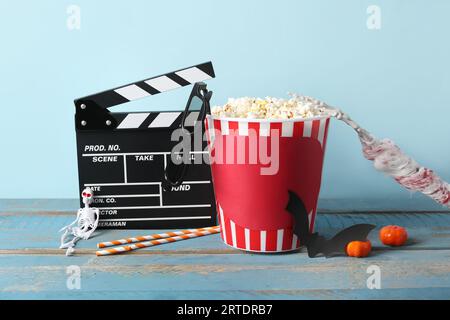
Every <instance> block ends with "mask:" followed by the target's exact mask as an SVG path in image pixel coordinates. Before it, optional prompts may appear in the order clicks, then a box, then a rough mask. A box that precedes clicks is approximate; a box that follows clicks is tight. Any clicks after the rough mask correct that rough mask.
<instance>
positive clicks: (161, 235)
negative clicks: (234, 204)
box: [97, 226, 219, 248]
mask: <svg viewBox="0 0 450 320" xmlns="http://www.w3.org/2000/svg"><path fill="white" fill-rule="evenodd" d="M217 228H219V226H213V227H205V228H197V229H186V230H181V231H173V232H164V233H156V234H151V235H147V236H139V237H131V238H124V239H119V240H112V241H106V242H100V243H98V244H97V248H107V247H112V246H120V245H123V244H128V243H135V242H141V241H149V240H157V239H164V238H170V237H176V236H181V235H183V234H190V233H194V232H199V231H208V230H211V229H217Z"/></svg>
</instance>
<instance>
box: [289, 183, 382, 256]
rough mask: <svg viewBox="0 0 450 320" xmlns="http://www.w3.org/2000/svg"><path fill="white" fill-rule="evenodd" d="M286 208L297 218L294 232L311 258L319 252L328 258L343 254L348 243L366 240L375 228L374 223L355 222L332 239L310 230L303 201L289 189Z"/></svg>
mask: <svg viewBox="0 0 450 320" xmlns="http://www.w3.org/2000/svg"><path fill="white" fill-rule="evenodd" d="M286 210H287V211H288V212H290V213H291V214H292V215H293V217H294V220H295V225H294V233H295V234H296V235H297V236H298V238H299V239H300V244H302V245H304V246H306V249H307V250H308V256H309V257H310V258H314V257H316V256H318V255H319V254H321V255H323V256H325V257H327V258H328V257H332V256H336V255H343V254H345V252H346V247H347V244H348V243H350V242H351V241H366V240H367V236H368V235H369V232H370V231H371V230H372V229H374V228H375V225H373V224H355V225H353V226H350V227H348V228H346V229H344V230H342V231H339V232H338V233H337V234H336V235H335V236H333V237H332V238H331V239H325V238H324V237H323V236H321V235H319V234H318V233H310V232H309V222H308V214H307V211H306V209H305V206H304V204H303V201H302V200H301V199H300V198H299V197H298V196H297V195H296V194H295V193H294V192H292V191H289V202H288V205H287V207H286Z"/></svg>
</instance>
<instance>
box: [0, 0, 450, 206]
mask: <svg viewBox="0 0 450 320" xmlns="http://www.w3.org/2000/svg"><path fill="white" fill-rule="evenodd" d="M70 4H75V5H78V6H79V7H80V8H81V29H80V30H69V29H68V28H67V25H66V21H67V19H68V16H69V15H68V14H67V12H66V10H67V7H68V6H69V5H70ZM371 4H375V5H378V6H379V7H380V9H381V18H382V21H381V29H380V30H369V29H368V28H367V26H366V21H367V18H368V17H369V15H368V14H367V12H366V10H367V7H368V6H369V5H371ZM449 13H450V1H445V0H440V1H439V0H434V1H425V0H421V1H417V0H395V1H394V0H389V1H381V0H371V1H364V0H346V1H333V0H314V1H312V0H310V1H294V0H292V1H288V0H277V1H261V0H259V1H256V0H251V1H249V0H247V1H243V0H227V1H206V0H205V1H182V0H177V1H175V0H165V1H120V2H119V1H98V0H97V1H92V0H91V1H81V0H79V1H71V2H69V1H56V0H54V1H51V0H42V1H23V0H20V1H18V0H15V1H12V0H11V1H4V0H2V1H1V2H0V97H1V99H0V106H1V117H2V118H1V124H0V150H1V151H0V152H1V160H0V161H1V162H0V164H1V166H0V198H76V197H78V191H77V179H78V178H77V165H76V150H75V130H74V123H73V115H74V106H73V99H74V98H77V97H81V96H84V95H87V94H91V93H95V92H97V91H101V90H104V89H109V88H112V87H114V86H119V85H122V84H125V83H128V82H133V81H135V80H140V79H143V78H146V77H150V76H154V75H157V74H160V73H165V72H168V71H173V70H175V69H179V68H183V67H187V66H190V65H193V64H197V63H200V62H203V61H208V60H212V61H213V63H214V66H215V70H216V75H217V78H216V79H214V80H211V81H208V84H209V87H210V88H211V89H212V90H213V91H214V97H213V104H222V103H224V102H225V101H226V99H227V97H238V96H243V95H246V96H267V95H271V96H280V97H285V96H286V94H287V92H298V93H301V94H306V95H311V96H314V97H317V98H319V99H322V100H324V101H326V102H327V103H329V104H332V105H336V106H339V107H341V108H342V109H344V110H345V111H347V112H348V113H350V114H351V115H352V117H353V118H354V119H355V120H357V121H358V122H360V124H361V125H363V126H365V127H367V128H368V129H369V130H370V131H371V132H373V133H374V134H376V135H377V136H378V137H389V138H392V139H393V140H394V141H396V143H397V144H398V145H399V146H401V147H402V148H403V149H404V151H406V152H407V153H408V154H410V155H411V156H413V157H414V158H415V159H416V160H418V161H419V162H420V163H421V164H423V165H425V166H428V167H430V168H433V169H434V170H435V171H436V172H438V173H439V174H440V175H441V176H442V177H443V178H445V179H447V180H450V166H449V163H450V143H449V142H450V138H449V137H450V126H449V125H448V123H449V119H450V95H449V88H450V63H449V57H450V42H449V41H448V37H449V31H450V19H448V15H449ZM189 91H190V89H189V88H184V89H181V90H176V91H173V92H171V93H167V94H163V95H159V96H154V97H151V98H147V99H144V100H140V101H139V102H138V103H133V104H132V105H125V106H120V107H118V108H115V110H128V111H130V110H133V111H137V110H162V109H181V108H183V107H184V104H185V100H186V97H187V95H188V93H189ZM327 148H328V149H327V154H326V162H325V168H324V175H323V183H322V191H321V198H327V199H377V198H389V199H408V198H409V197H410V193H409V192H408V191H405V190H403V189H402V188H401V187H400V186H399V185H397V184H396V183H395V182H393V181H392V180H391V179H389V178H387V177H385V176H383V175H382V174H379V173H377V172H375V170H374V169H373V168H372V164H371V163H370V162H369V161H367V160H365V159H364V158H363V157H362V155H361V151H360V145H359V142H358V140H357V138H356V136H355V134H354V132H353V131H352V130H351V129H350V128H348V127H346V126H345V125H344V124H342V123H338V122H337V121H334V122H333V124H332V127H331V130H330V136H329V142H328V145H327ZM414 197H419V198H420V197H422V196H421V195H414ZM380 201H388V200H380Z"/></svg>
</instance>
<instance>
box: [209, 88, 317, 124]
mask: <svg viewBox="0 0 450 320" xmlns="http://www.w3.org/2000/svg"><path fill="white" fill-rule="evenodd" d="M325 111H326V110H325V104H324V103H322V102H321V101H319V100H316V99H314V98H311V97H307V96H300V95H296V94H293V95H291V98H290V99H279V98H272V97H266V98H265V99H261V98H250V97H242V98H229V99H228V102H227V103H226V104H225V105H223V106H214V107H213V108H212V110H211V112H212V115H213V116H215V117H219V118H248V119H294V118H302V119H304V118H312V117H317V116H321V115H324V113H325Z"/></svg>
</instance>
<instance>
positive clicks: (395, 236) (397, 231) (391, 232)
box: [380, 226, 408, 246]
mask: <svg viewBox="0 0 450 320" xmlns="http://www.w3.org/2000/svg"><path fill="white" fill-rule="evenodd" d="M380 240H381V242H382V243H383V244H385V245H387V246H402V245H404V244H405V243H406V240H408V233H407V232H406V229H405V228H403V227H399V226H385V227H383V228H381V230H380Z"/></svg>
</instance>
